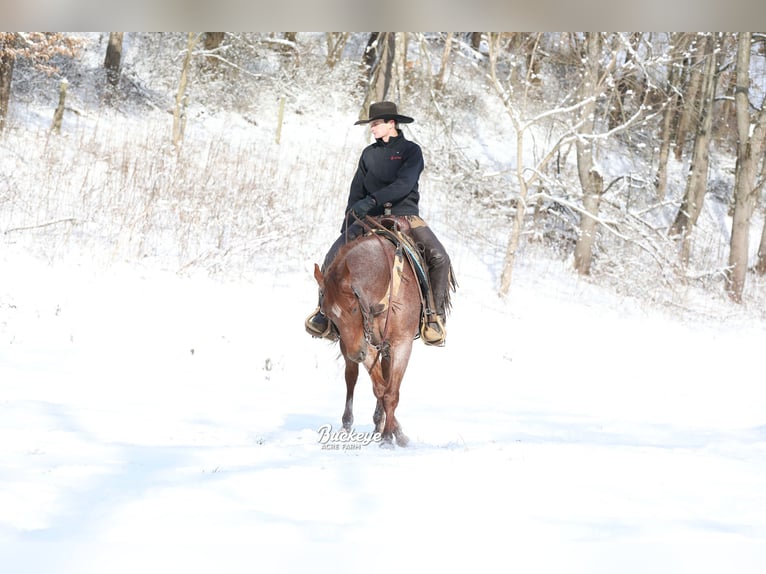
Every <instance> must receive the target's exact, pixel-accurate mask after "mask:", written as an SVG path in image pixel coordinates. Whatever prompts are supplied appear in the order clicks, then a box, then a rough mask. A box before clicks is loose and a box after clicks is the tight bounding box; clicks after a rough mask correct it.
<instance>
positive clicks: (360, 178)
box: [305, 101, 451, 346]
mask: <svg viewBox="0 0 766 574" xmlns="http://www.w3.org/2000/svg"><path fill="white" fill-rule="evenodd" d="M413 121H414V119H413V118H411V117H409V116H405V115H401V114H399V112H398V111H397V109H396V104H395V103H394V102H388V101H384V102H377V103H374V104H371V105H370V109H369V117H368V118H367V119H365V120H359V121H357V122H355V125H361V124H370V130H371V132H372V135H373V136H374V138H375V142H373V143H372V144H370V145H369V146H367V147H366V148H364V150H363V151H362V154H361V157H360V158H359V164H358V167H357V170H356V173H355V174H354V178H353V179H352V181H351V188H350V191H349V195H348V203H347V206H346V215H345V217H344V220H343V225H342V227H341V234H340V237H338V239H336V240H335V243H333V245H332V246H331V247H330V250H329V251H328V252H327V255H326V256H325V259H324V263H323V265H322V270H325V269H326V268H327V267H328V266H329V265H330V263H331V262H332V260H333V259H334V258H335V255H336V254H337V252H338V250H339V249H340V247H341V246H343V245H344V244H346V243H347V242H348V241H351V240H352V239H355V238H357V237H358V236H360V235H362V234H363V233H364V231H365V229H364V227H363V225H361V224H360V221H361V220H362V219H364V217H365V216H367V215H369V216H372V217H375V216H380V215H383V214H384V206H386V208H387V209H390V214H391V215H392V216H394V217H398V216H401V217H404V218H405V219H406V220H407V222H408V223H409V228H410V229H409V231H408V234H409V235H410V237H411V238H412V239H413V240H414V241H415V244H416V245H417V246H418V247H419V249H420V250H421V252H422V254H423V256H424V259H425V262H426V265H427V267H428V275H429V279H430V285H431V291H432V293H433V301H434V307H435V309H433V310H429V311H433V312H430V313H427V315H426V318H425V322H426V324H425V325H424V329H423V330H422V336H423V340H424V342H425V343H426V344H428V345H436V346H441V345H443V344H444V342H445V339H446V336H447V331H446V328H445V324H446V311H447V309H446V308H445V307H446V306H447V302H448V301H449V297H448V290H449V289H450V284H451V283H450V272H451V264H450V258H449V255H447V251H446V250H445V249H444V246H443V245H442V244H441V242H440V241H439V239H438V238H437V237H436V235H435V234H434V232H433V231H432V230H431V228H430V227H429V226H428V225H427V224H426V222H425V221H423V219H421V218H420V216H419V210H418V203H419V201H420V193H419V191H418V187H419V179H420V174H421V172H422V171H423V168H424V162H423V151H422V150H421V149H420V146H419V145H418V144H416V143H415V142H413V141H410V140H408V139H406V138H405V137H404V134H403V133H402V132H401V129H400V127H399V124H408V123H411V122H413ZM389 204H390V207H388V206H389ZM386 213H388V211H386ZM320 296H321V295H320ZM305 327H306V331H307V332H308V333H309V334H310V335H312V336H314V337H326V338H331V337H332V336H333V334H332V329H331V326H330V323H329V320H328V319H327V317H326V316H325V315H324V313H322V311H321V308H320V306H318V307H317V308H316V309H315V310H314V312H313V313H312V314H310V315H309V316H308V317H307V318H306V321H305Z"/></svg>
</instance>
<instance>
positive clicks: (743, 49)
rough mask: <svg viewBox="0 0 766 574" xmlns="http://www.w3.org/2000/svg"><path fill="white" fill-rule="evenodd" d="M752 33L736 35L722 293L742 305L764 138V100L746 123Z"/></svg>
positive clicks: (748, 112) (765, 105)
mask: <svg viewBox="0 0 766 574" xmlns="http://www.w3.org/2000/svg"><path fill="white" fill-rule="evenodd" d="M751 49H752V34H751V33H749V32H740V33H739V41H738V44H737V70H736V74H737V75H736V87H735V89H734V100H735V105H736V113H737V134H738V141H737V172H736V180H735V188H734V215H733V219H732V227H731V242H730V249H729V267H728V270H727V276H726V291H727V293H728V294H729V297H730V298H731V299H732V300H733V301H735V302H737V303H740V302H742V291H743V290H744V287H745V278H746V275H747V263H748V257H749V237H750V220H751V218H752V215H753V210H754V208H755V202H756V197H757V192H758V191H759V187H758V186H757V185H756V174H757V169H758V163H759V162H762V161H763V144H764V138H765V137H766V97H764V100H763V102H762V103H761V109H760V111H759V112H758V114H757V116H756V120H755V126H754V127H752V131H751V123H750V98H749V93H750V51H751Z"/></svg>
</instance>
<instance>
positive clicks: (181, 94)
mask: <svg viewBox="0 0 766 574" xmlns="http://www.w3.org/2000/svg"><path fill="white" fill-rule="evenodd" d="M196 43H197V36H196V34H195V33H194V32H189V35H188V36H187V40H186V54H185V55H184V62H183V65H182V67H181V77H180V79H179V80H178V90H177V91H176V102H175V107H174V108H173V145H174V146H176V147H178V146H179V145H180V144H181V140H183V137H184V130H185V128H186V105H187V103H188V96H187V94H186V87H187V85H188V83H189V68H190V65H191V57H192V51H193V50H194V45H195V44H196Z"/></svg>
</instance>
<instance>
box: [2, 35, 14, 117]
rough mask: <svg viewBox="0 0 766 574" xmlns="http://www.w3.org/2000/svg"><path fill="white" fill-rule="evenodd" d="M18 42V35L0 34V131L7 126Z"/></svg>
mask: <svg viewBox="0 0 766 574" xmlns="http://www.w3.org/2000/svg"><path fill="white" fill-rule="evenodd" d="M17 41H18V35H17V34H14V33H10V32H0V131H1V130H2V129H3V127H4V126H5V118H6V117H7V116H8V104H9V102H10V100H11V80H12V79H13V65H14V64H15V63H16V50H15V46H16V43H17Z"/></svg>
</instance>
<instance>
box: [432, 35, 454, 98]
mask: <svg viewBox="0 0 766 574" xmlns="http://www.w3.org/2000/svg"><path fill="white" fill-rule="evenodd" d="M452 36H453V33H452V32H447V38H446V39H445V40H444V51H443V52H442V63H441V68H440V69H439V75H438V76H437V77H436V83H435V84H434V89H435V90H436V91H437V92H440V91H442V90H443V89H444V86H445V83H444V74H445V72H446V71H447V64H448V62H449V56H450V53H451V52H452Z"/></svg>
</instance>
